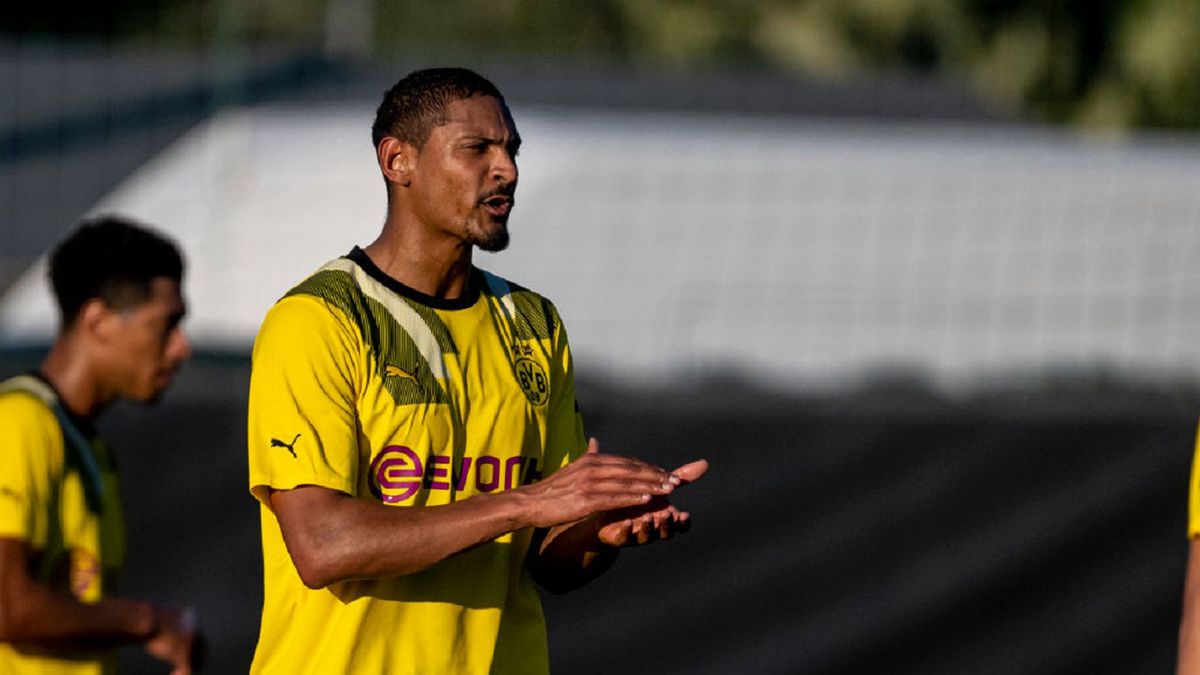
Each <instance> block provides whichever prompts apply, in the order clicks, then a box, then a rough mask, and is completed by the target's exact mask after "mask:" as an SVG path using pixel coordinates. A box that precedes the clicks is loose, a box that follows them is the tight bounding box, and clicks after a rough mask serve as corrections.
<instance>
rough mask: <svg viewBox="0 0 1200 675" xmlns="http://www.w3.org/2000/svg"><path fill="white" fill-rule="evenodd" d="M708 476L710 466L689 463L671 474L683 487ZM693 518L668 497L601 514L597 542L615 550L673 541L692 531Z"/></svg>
mask: <svg viewBox="0 0 1200 675" xmlns="http://www.w3.org/2000/svg"><path fill="white" fill-rule="evenodd" d="M707 472H708V462H707V461H706V460H703V459H701V460H697V461H695V462H689V463H688V464H684V465H683V466H681V467H679V468H678V469H675V470H674V471H672V472H671V475H673V476H676V477H678V478H679V484H680V485H681V486H682V485H688V484H690V483H693V482H695V481H696V480H698V479H699V478H700V477H701V476H703V475H704V474H705V473H707ZM691 525H692V520H691V514H689V513H688V512H687V511H680V510H679V509H678V508H676V507H675V506H674V505H673V504H671V503H670V502H668V501H667V499H666V497H655V498H653V499H651V500H650V502H648V503H647V504H644V505H640V506H631V507H627V508H624V509H617V510H614V511H609V512H606V513H602V514H600V515H599V516H598V517H597V519H596V538H597V539H599V540H600V542H601V543H602V544H606V545H608V546H614V547H623V546H642V545H644V544H649V543H652V542H655V541H659V540H662V539H670V538H671V537H673V536H675V535H676V534H683V533H685V532H687V531H688V529H690V528H691Z"/></svg>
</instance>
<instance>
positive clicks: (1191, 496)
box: [1187, 432, 1200, 539]
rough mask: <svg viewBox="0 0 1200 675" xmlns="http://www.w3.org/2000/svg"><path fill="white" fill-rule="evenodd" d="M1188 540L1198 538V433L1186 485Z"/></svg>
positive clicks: (1199, 508) (1199, 480) (1199, 532)
mask: <svg viewBox="0 0 1200 675" xmlns="http://www.w3.org/2000/svg"><path fill="white" fill-rule="evenodd" d="M1187 534H1188V538H1189V539H1195V538H1197V537H1200V432H1197V434H1196V448H1195V451H1194V452H1193V455H1192V477H1191V481H1189V483H1188V526H1187Z"/></svg>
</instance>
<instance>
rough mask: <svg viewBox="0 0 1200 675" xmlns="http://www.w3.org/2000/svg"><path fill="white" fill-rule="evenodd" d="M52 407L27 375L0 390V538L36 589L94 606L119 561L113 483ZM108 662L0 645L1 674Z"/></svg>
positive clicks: (112, 662) (77, 670) (45, 674)
mask: <svg viewBox="0 0 1200 675" xmlns="http://www.w3.org/2000/svg"><path fill="white" fill-rule="evenodd" d="M56 400H57V396H56V395H55V393H54V391H53V389H51V388H50V386H49V385H48V384H46V383H45V382H43V381H42V380H40V379H38V378H35V377H32V376H28V375H23V376H21V377H17V378H13V379H11V380H8V381H6V382H4V383H0V429H4V433H3V434H0V537H8V538H12V539H21V540H24V541H25V542H26V543H27V544H28V545H29V547H30V549H31V550H32V551H33V553H34V556H35V564H34V570H35V574H36V576H37V578H38V580H39V581H42V582H43V583H46V584H48V585H50V586H52V587H54V588H57V589H59V590H62V591H64V592H69V593H71V594H72V595H74V596H75V597H77V598H78V599H79V600H81V601H82V602H96V601H97V600H99V599H100V598H101V597H103V596H104V595H105V593H107V592H110V591H111V589H109V588H107V587H106V586H107V585H108V583H109V582H110V580H111V579H112V578H113V577H114V576H115V574H116V571H117V570H118V569H119V568H120V566H121V565H122V564H123V562H124V557H125V530H124V521H123V519H122V517H121V503H120V493H119V485H118V484H117V474H116V471H115V468H114V466H113V463H112V461H111V456H110V454H109V451H108V449H107V447H106V446H105V445H104V444H103V443H102V442H101V441H100V440H99V439H98V438H95V437H94V434H92V433H90V429H87V428H86V427H85V425H83V424H82V423H80V422H79V421H78V420H74V419H72V418H70V417H69V414H68V413H66V412H65V409H63V408H62V407H61V406H57V405H56V403H55V401H56ZM56 408H57V410H56ZM60 415H61V416H64V417H62V418H60ZM73 435H75V436H74V437H72V436H73ZM81 446H86V447H81ZM89 502H90V504H89ZM116 663H117V662H116V651H115V650H107V651H104V652H87V653H82V652H80V653H69V654H55V655H53V656H50V655H47V654H42V655H38V654H33V653H25V652H22V651H19V650H18V649H16V648H14V647H13V646H12V645H9V644H6V643H0V673H20V674H22V675H24V674H26V673H28V674H30V675H84V674H88V675H93V674H98V673H115V672H116Z"/></svg>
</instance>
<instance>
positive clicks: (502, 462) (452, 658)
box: [248, 248, 585, 675]
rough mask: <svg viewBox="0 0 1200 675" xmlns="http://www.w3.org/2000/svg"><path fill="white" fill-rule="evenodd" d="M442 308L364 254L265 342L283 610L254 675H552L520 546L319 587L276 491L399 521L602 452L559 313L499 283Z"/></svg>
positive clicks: (286, 315) (268, 453)
mask: <svg viewBox="0 0 1200 675" xmlns="http://www.w3.org/2000/svg"><path fill="white" fill-rule="evenodd" d="M472 274H473V278H472V283H471V284H470V286H469V288H470V291H469V293H468V294H467V295H466V296H464V297H462V298H460V299H455V300H443V299H437V298H432V297H429V296H426V295H424V294H421V293H419V292H417V291H416V290H414V289H411V288H408V287H406V286H404V285H402V284H400V283H399V282H397V281H395V280H394V279H392V278H390V277H388V276H386V275H384V274H383V273H382V272H381V271H380V270H379V269H378V268H377V267H376V266H375V265H374V264H373V263H372V261H371V260H370V258H369V257H367V255H366V254H365V253H364V252H363V251H362V250H361V249H358V248H355V249H354V250H353V251H352V252H351V253H350V254H349V255H347V256H346V257H343V258H339V259H337V260H334V261H332V262H330V263H328V264H326V265H325V266H323V267H322V268H320V269H319V270H318V271H317V272H315V273H314V274H313V275H312V276H310V277H308V278H307V279H306V280H304V281H303V282H302V283H300V285H298V286H296V287H295V288H294V289H292V290H291V291H290V292H289V293H288V294H287V295H286V296H284V298H283V299H281V300H280V301H279V302H278V303H277V304H276V305H275V306H274V307H273V308H272V309H271V310H270V312H268V314H267V317H266V319H265V320H264V322H263V325H262V328H261V329H260V331H259V334H258V338H257V340H256V341H255V346H254V353H253V370H252V376H251V384H250V410H249V427H248V433H249V454H250V490H251V492H252V493H253V494H254V496H255V497H257V498H258V499H259V501H260V502H261V504H262V507H261V510H262V532H263V562H264V574H265V599H264V607H263V617H262V627H261V632H260V636H259V642H258V647H257V650H256V653H255V658H254V664H253V667H252V672H263V673H333V672H339V673H340V672H346V673H350V672H356V673H357V672H362V673H367V672H370V673H390V674H393V675H399V674H402V673H451V672H452V673H481V674H483V673H539V672H546V671H547V670H548V657H547V648H546V635H545V622H544V619H543V616H542V610H541V605H540V602H539V600H538V597H537V594H536V592H535V590H534V587H533V582H532V581H531V579H530V577H529V573H528V571H527V570H526V567H525V565H524V560H525V554H526V551H527V549H528V547H529V539H530V535H531V532H529V531H521V532H516V533H511V534H508V535H505V536H502V537H499V538H497V539H496V540H494V541H492V542H489V543H488V544H486V545H483V546H479V547H476V548H474V549H471V550H469V551H465V552H463V553H461V554H459V555H456V556H453V557H452V558H450V559H448V560H446V561H443V562H442V563H439V564H438V565H435V566H434V567H432V568H430V569H428V570H425V571H423V572H420V573H417V574H412V575H407V576H402V577H393V578H384V579H374V580H364V581H351V582H343V583H339V584H335V585H333V586H331V587H329V588H326V589H323V590H316V591H314V590H310V589H308V588H306V587H305V586H304V585H303V583H302V582H301V581H300V578H299V576H298V574H297V572H296V570H295V567H294V565H293V564H292V561H291V559H290V557H289V556H288V553H287V550H286V549H285V547H284V543H283V539H282V537H281V534H280V531H279V526H278V523H277V521H276V520H275V517H274V515H273V514H271V513H270V510H269V500H268V499H267V495H268V493H269V491H270V490H286V489H289V488H294V487H297V486H300V485H318V486H323V487H326V488H330V489H333V490H338V491H341V492H344V493H346V494H348V495H351V496H354V497H357V498H359V499H368V500H374V501H377V502H379V503H381V504H386V505H388V506H393V507H397V508H406V507H412V506H434V505H439V504H448V503H450V502H454V501H457V500H461V499H466V498H469V497H471V496H473V495H478V494H484V493H490V492H497V491H501V490H510V489H512V488H514V487H517V486H519V485H521V484H526V483H529V482H532V481H534V480H537V479H538V478H539V477H541V476H543V475H546V474H549V473H550V472H553V471H555V470H557V469H559V468H560V467H562V466H564V465H565V464H566V463H567V462H569V461H570V460H572V459H574V458H575V457H578V456H579V454H581V453H582V452H583V451H584V449H585V441H584V436H583V425H582V422H581V419H580V416H579V413H578V408H577V406H576V402H575V392H574V380H573V372H572V365H571V354H570V350H569V348H568V345H567V337H566V333H565V332H564V330H563V327H562V322H561V320H560V319H559V316H558V312H557V310H555V308H554V306H553V305H552V304H551V303H550V302H549V301H548V300H546V299H545V298H543V297H541V296H539V295H538V294H536V293H533V292H531V291H528V290H526V289H523V288H521V287H519V286H516V285H514V284H511V283H509V282H507V281H505V280H504V279H501V278H500V277H497V276H494V275H492V274H489V273H487V272H484V271H482V270H478V269H475V270H473V271H472Z"/></svg>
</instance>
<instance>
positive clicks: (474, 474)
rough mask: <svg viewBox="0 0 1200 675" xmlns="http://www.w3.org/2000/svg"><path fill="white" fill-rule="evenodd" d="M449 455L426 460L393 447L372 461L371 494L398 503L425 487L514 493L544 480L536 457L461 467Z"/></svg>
mask: <svg viewBox="0 0 1200 675" xmlns="http://www.w3.org/2000/svg"><path fill="white" fill-rule="evenodd" d="M453 464H454V463H453V460H452V458H451V457H449V456H448V455H432V456H430V457H428V458H426V459H425V461H422V459H421V457H420V456H418V455H417V453H416V452H414V451H413V450H412V449H411V448H409V447H407V446H403V445H389V446H388V447H386V448H384V449H383V450H381V451H380V452H379V454H378V455H376V456H375V459H374V460H373V461H372V462H371V469H370V471H371V475H370V487H371V494H373V495H375V497H377V498H378V499H380V500H381V501H383V502H384V503H385V504H398V503H400V502H403V501H404V500H406V499H408V498H409V497H411V496H413V495H414V494H416V492H417V490H420V489H421V487H422V486H424V487H425V489H427V490H430V491H438V490H447V491H448V490H451V489H453V490H454V491H455V492H461V491H463V490H464V489H466V488H467V487H468V486H471V485H474V487H475V489H476V490H478V491H479V492H495V491H497V490H501V489H503V490H511V489H512V488H514V487H516V486H519V485H528V484H530V483H532V482H534V481H536V480H538V479H540V478H541V477H542V470H541V468H540V467H539V466H538V460H537V459H536V458H534V457H509V458H507V459H501V458H499V457H492V456H490V455H484V456H482V457H463V458H462V459H461V460H460V461H459V462H458V465H457V466H454V465H453Z"/></svg>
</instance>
